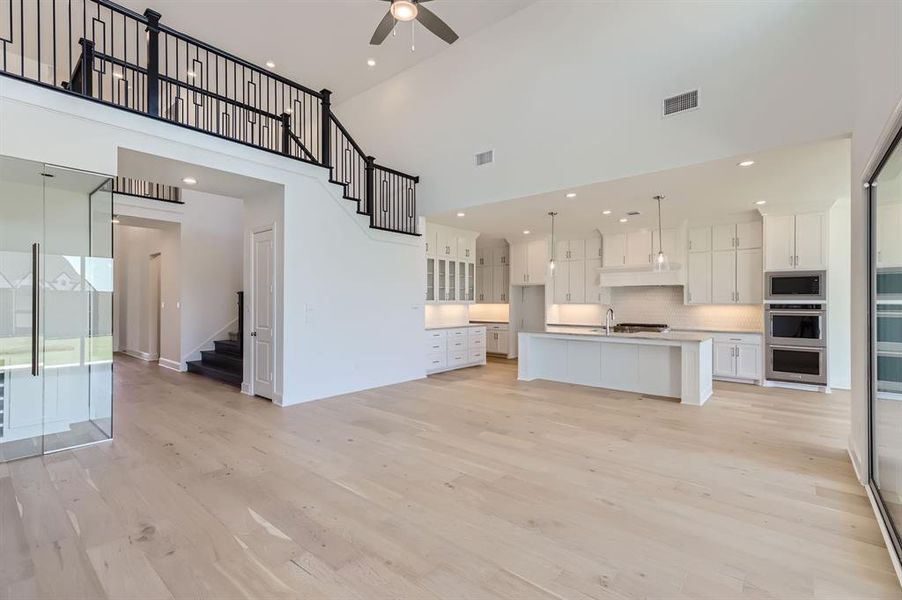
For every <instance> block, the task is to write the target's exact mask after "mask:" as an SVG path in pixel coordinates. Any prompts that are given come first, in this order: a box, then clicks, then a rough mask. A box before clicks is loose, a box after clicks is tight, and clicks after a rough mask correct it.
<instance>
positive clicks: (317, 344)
mask: <svg viewBox="0 0 902 600" xmlns="http://www.w3.org/2000/svg"><path fill="white" fill-rule="evenodd" d="M0 131H2V132H3V135H2V136H0V154H4V155H8V156H16V157H20V158H26V159H31V160H41V161H46V162H49V163H54V164H60V165H67V166H70V167H74V168H81V169H86V170H90V171H94V172H100V173H115V172H116V171H117V163H118V151H119V149H120V148H128V149H132V150H136V151H139V152H144V153H147V154H150V155H155V156H162V157H165V158H167V159H171V160H175V161H181V162H184V163H186V164H189V165H199V166H201V167H207V168H212V169H218V170H220V171H224V172H229V173H235V174H238V175H241V176H245V177H248V178H253V179H255V180H258V181H261V182H271V183H272V184H275V185H277V186H281V189H284V194H283V195H284V197H283V199H282V200H281V202H282V204H283V207H284V208H283V210H284V227H283V231H284V232H285V233H286V235H285V237H284V249H283V251H282V253H281V256H280V257H279V258H280V259H281V260H282V261H283V262H284V266H285V267H284V274H285V276H284V281H283V282H282V285H281V293H280V300H281V302H282V305H283V306H284V307H285V310H284V328H283V329H284V331H283V334H284V335H283V340H282V354H283V369H282V370H283V377H282V390H281V391H282V394H281V397H279V398H277V399H276V401H277V402H279V403H281V404H295V403H298V402H304V401H308V400H313V399H317V398H323V397H327V396H332V395H335V394H341V393H345V392H351V391H356V390H360V389H365V388H370V387H374V386H380V385H388V384H391V383H397V382H400V381H405V380H410V379H416V378H420V377H423V376H424V373H425V371H424V365H423V361H422V340H423V338H422V328H423V291H422V274H423V272H424V271H425V259H424V252H423V247H422V239H421V238H418V237H411V236H404V235H399V234H392V233H388V232H382V231H375V230H372V229H369V228H368V226H367V223H366V221H365V219H363V218H361V217H359V216H358V215H356V213H355V205H354V203H352V202H349V201H347V200H344V199H343V198H341V192H340V190H339V189H338V188H337V187H336V186H334V185H331V184H329V183H328V182H327V173H326V171H325V170H324V169H321V168H319V167H313V166H310V165H307V164H304V163H301V162H299V161H293V160H289V159H286V158H284V157H281V156H278V155H275V154H272V153H268V152H263V151H259V150H253V149H250V148H247V147H245V146H242V145H240V144H235V143H232V142H228V141H225V140H220V139H217V138H214V137H212V136H208V135H204V134H202V133H197V132H192V131H189V130H186V129H184V128H180V127H176V126H174V125H169V124H166V123H163V122H159V121H155V120H152V119H147V118H145V117H141V116H139V115H133V114H130V113H128V112H126V111H121V110H117V109H115V108H112V107H106V106H101V105H99V104H97V103H94V102H88V101H84V100H80V99H77V98H72V97H70V96H68V95H66V94H61V93H58V92H55V91H52V90H47V89H41V88H39V87H38V86H35V85H31V84H28V83H23V82H20V81H16V80H12V79H8V78H0ZM50 137H52V138H53V139H54V143H53V144H47V143H46V139H49V138H50Z"/></svg>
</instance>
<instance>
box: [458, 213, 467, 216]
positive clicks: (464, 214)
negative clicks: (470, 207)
mask: <svg viewBox="0 0 902 600" xmlns="http://www.w3.org/2000/svg"><path fill="white" fill-rule="evenodd" d="M457 216H458V217H466V216H467V213H462V212H459V213H457Z"/></svg>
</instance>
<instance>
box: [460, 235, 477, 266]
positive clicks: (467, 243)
mask: <svg viewBox="0 0 902 600" xmlns="http://www.w3.org/2000/svg"><path fill="white" fill-rule="evenodd" d="M457 258H458V259H459V260H463V261H467V262H472V261H474V260H476V238H474V237H467V236H460V237H458V238H457Z"/></svg>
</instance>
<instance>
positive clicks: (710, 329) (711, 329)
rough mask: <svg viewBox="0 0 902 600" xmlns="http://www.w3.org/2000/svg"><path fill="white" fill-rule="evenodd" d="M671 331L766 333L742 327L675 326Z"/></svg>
mask: <svg viewBox="0 0 902 600" xmlns="http://www.w3.org/2000/svg"><path fill="white" fill-rule="evenodd" d="M671 331H703V332H707V333H751V334H757V335H764V331H763V330H761V329H752V328H742V327H732V328H731V327H726V328H724V327H720V328H717V327H674V328H673V329H671Z"/></svg>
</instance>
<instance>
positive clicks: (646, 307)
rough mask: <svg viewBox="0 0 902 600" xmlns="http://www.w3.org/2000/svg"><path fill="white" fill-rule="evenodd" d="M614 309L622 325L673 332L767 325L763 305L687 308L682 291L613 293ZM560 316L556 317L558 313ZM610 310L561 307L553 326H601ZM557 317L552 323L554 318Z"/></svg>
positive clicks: (652, 289) (617, 290) (618, 290)
mask: <svg viewBox="0 0 902 600" xmlns="http://www.w3.org/2000/svg"><path fill="white" fill-rule="evenodd" d="M611 306H613V307H614V311H615V313H616V316H617V322H618V323H627V322H633V323H636V322H638V323H666V324H668V325H670V327H671V328H673V329H680V328H690V329H711V330H718V329H723V330H731V329H738V330H757V331H761V330H762V329H763V324H764V309H763V307H762V306H760V305H739V306H730V305H711V306H708V305H703V306H698V305H686V304H683V288H681V287H676V286H673V287H658V286H649V287H624V288H614V289H612V290H611ZM554 309H557V314H556V315H555V310H554ZM606 309H607V307H606V306H601V307H599V306H592V305H573V306H568V305H560V306H556V307H552V310H551V311H550V312H549V322H557V323H568V324H573V325H601V324H603V323H604V314H605V310H606ZM555 316H556V317H557V318H556V319H555V320H552V317H555Z"/></svg>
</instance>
